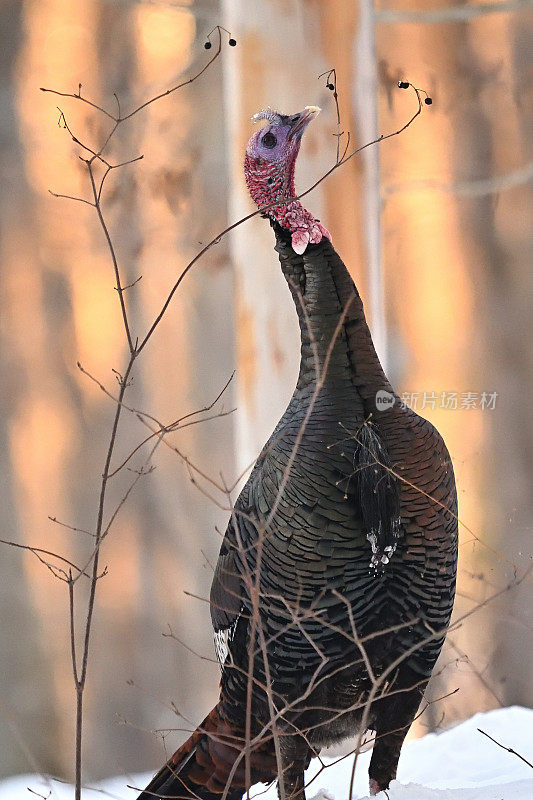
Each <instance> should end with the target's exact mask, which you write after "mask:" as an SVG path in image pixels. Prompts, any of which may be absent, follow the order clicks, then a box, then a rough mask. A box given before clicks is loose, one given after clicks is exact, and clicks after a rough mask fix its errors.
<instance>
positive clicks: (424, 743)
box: [0, 706, 533, 800]
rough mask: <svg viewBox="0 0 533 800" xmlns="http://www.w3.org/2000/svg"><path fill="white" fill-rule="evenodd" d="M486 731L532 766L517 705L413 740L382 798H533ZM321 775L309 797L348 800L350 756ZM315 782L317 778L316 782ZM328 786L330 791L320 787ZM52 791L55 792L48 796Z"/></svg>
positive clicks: (528, 777) (25, 783)
mask: <svg viewBox="0 0 533 800" xmlns="http://www.w3.org/2000/svg"><path fill="white" fill-rule="evenodd" d="M478 728H481V729H482V730H484V731H485V732H486V733H488V734H490V735H491V736H493V737H494V738H495V739H497V740H498V741H499V742H500V743H501V744H503V745H505V746H506V747H511V748H513V749H514V750H516V751H517V752H518V753H520V754H521V755H522V756H523V757H524V758H526V759H527V760H528V761H530V762H531V763H533V710H532V709H528V708H520V707H518V706H514V707H512V708H502V709H497V710H496V711H489V712H487V713H484V714H476V715H475V716H473V717H472V718H471V719H469V720H467V721H466V722H463V723H461V724H460V725H457V727H455V728H451V729H450V730H447V731H444V732H443V733H438V734H435V733H430V734H428V735H427V736H424V738H422V739H417V740H415V741H412V742H408V743H407V744H406V745H405V747H404V748H403V750H402V755H401V757H400V765H399V769H398V780H397V781H393V782H392V784H391V787H390V789H389V790H388V791H387V793H386V794H385V793H384V792H381V793H380V794H379V795H377V800H387V796H388V798H389V800H533V769H532V768H531V767H529V766H528V765H527V764H525V763H524V762H523V761H521V760H520V759H519V758H518V757H517V756H516V755H513V754H512V753H507V752H506V751H504V750H502V749H501V748H500V747H497V745H495V744H494V743H493V742H491V741H490V740H489V739H487V737H486V736H483V735H482V734H481V733H479V732H478V730H477V729H478ZM370 756H371V752H366V753H361V755H360V756H359V759H358V762H357V770H356V776H355V789H354V798H358V800H363V799H364V800H368V783H367V781H368V778H367V770H368V763H369V761H370ZM324 762H325V764H327V768H326V769H325V770H323V771H322V772H321V773H320V774H318V773H319V771H320V763H319V762H318V761H317V760H316V759H315V761H314V762H313V763H312V764H311V767H310V768H309V769H308V771H307V773H306V782H307V783H308V784H309V786H308V788H307V796H308V797H309V798H313V799H315V798H316V800H334V798H336V800H348V787H349V784H350V775H351V769H352V762H353V759H352V757H351V756H350V757H348V758H345V759H343V760H341V761H339V760H338V759H329V758H328V759H324ZM151 777H152V776H151V774H149V775H146V774H144V775H136V776H131V777H127V778H125V777H117V778H111V779H108V780H106V781H102V782H101V783H98V784H94V789H92V790H91V789H87V790H84V792H83V800H103V798H110V800H134V798H135V797H136V796H137V794H138V792H137V791H136V790H133V789H127V788H126V785H127V784H130V785H133V786H138V787H143V786H145V785H146V784H147V783H148V781H149V780H150V778H151ZM313 778H314V780H313ZM324 786H327V789H324V788H322V787H324ZM28 789H32V790H33V792H36V793H38V794H39V795H41V796H42V797H45V798H47V797H49V798H50V800H72V799H73V797H74V792H73V789H72V787H70V786H67V785H66V784H62V783H60V782H58V781H49V782H46V781H45V780H44V779H43V778H41V777H39V776H36V775H19V776H17V777H14V778H9V779H8V780H5V781H3V782H0V800H23V798H24V800H32V798H33V800H35V797H36V795H35V794H31V793H30V792H29V791H28ZM49 792H51V793H50V794H49ZM254 794H255V796H256V797H257V796H258V795H259V794H260V795H261V800H276V798H277V792H276V788H275V786H271V787H270V788H269V789H268V790H267V791H266V792H265V790H264V787H263V786H261V787H258V789H257V791H256V792H254Z"/></svg>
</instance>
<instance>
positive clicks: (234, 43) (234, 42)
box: [228, 39, 237, 47]
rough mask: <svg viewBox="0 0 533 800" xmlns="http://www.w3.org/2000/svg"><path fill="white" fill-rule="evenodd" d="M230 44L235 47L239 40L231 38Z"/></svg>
mask: <svg viewBox="0 0 533 800" xmlns="http://www.w3.org/2000/svg"><path fill="white" fill-rule="evenodd" d="M228 44H229V46H230V47H235V45H236V44H237V41H236V40H235V39H230V40H229V42H228Z"/></svg>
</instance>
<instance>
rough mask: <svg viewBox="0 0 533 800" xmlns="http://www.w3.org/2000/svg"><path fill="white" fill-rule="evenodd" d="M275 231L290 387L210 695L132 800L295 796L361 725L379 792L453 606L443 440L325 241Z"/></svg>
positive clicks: (240, 503) (234, 583)
mask: <svg viewBox="0 0 533 800" xmlns="http://www.w3.org/2000/svg"><path fill="white" fill-rule="evenodd" d="M272 225H273V227H274V232H275V236H276V249H277V251H278V254H279V258H280V263H281V267H282V270H283V273H284V275H285V277H286V279H287V282H288V284H289V288H290V290H291V292H292V294H293V298H294V301H295V306H296V309H297V312H298V316H299V320H300V328H301V338H302V351H301V364H300V372H299V377H298V382H297V386H296V389H295V391H294V394H293V396H292V399H291V401H290V403H289V406H288V408H287V410H286V412H285V414H284V415H283V417H282V419H281V420H280V422H279V423H278V425H277V427H276V429H275V431H274V433H273V434H272V436H271V438H270V439H269V441H268V442H267V444H266V445H265V447H264V448H263V451H262V453H261V455H260V457H259V458H258V460H257V463H256V464H255V467H254V469H253V471H252V474H251V476H250V478H249V480H248V482H247V483H246V485H245V487H244V489H243V491H242V492H241V494H240V496H239V498H238V500H237V502H236V504H235V508H234V513H233V514H232V517H231V520H230V523H229V525H228V529H227V531H226V534H225V537H224V541H223V543H222V547H221V551H220V556H219V560H218V564H217V567H216V570H215V575H214V579H213V585H212V590H211V616H212V622H213V626H214V629H215V631H216V632H218V635H219V636H222V635H224V636H225V639H226V642H225V645H226V647H227V655H226V658H225V662H224V664H223V669H222V679H221V693H220V701H219V703H218V705H217V706H216V708H215V709H214V710H213V711H212V712H211V714H210V715H209V716H208V717H207V718H206V720H205V721H204V723H203V725H202V726H200V728H199V730H198V731H197V732H196V733H195V734H194V735H193V737H191V739H190V740H189V741H188V742H186V743H185V745H183V747H182V748H180V750H178V751H177V753H176V754H175V755H174V756H173V758H172V759H171V760H170V761H169V762H168V764H167V765H166V767H164V768H163V770H161V771H160V773H158V776H156V778H155V779H154V781H153V782H152V784H151V785H150V787H148V789H147V790H146V791H147V792H148V790H150V792H149V793H147V794H146V795H144V794H143V795H141V797H143V798H144V797H146V798H148V797H153V796H156V797H159V796H165V794H166V795H167V796H173V797H175V796H178V797H187V798H190V797H193V796H196V797H200V798H207V799H208V800H212V798H214V797H221V796H222V795H223V794H224V792H226V794H227V796H229V797H230V798H231V799H232V800H236V799H237V798H240V796H241V795H242V793H243V791H244V790H245V789H246V788H247V787H248V786H249V785H250V784H251V783H254V782H256V781H259V780H262V781H269V780H273V779H274V778H276V777H277V778H278V779H279V782H280V784H281V785H282V788H281V789H280V791H281V793H282V794H283V795H284V796H285V797H291V798H294V797H303V793H304V785H303V772H304V769H305V768H306V766H307V765H308V763H309V761H310V759H311V757H312V756H313V755H314V754H316V753H318V752H319V751H320V748H321V747H322V746H324V745H328V744H331V743H334V742H339V741H341V740H342V739H345V738H346V737H348V736H354V735H355V734H357V732H358V730H359V729H360V728H361V726H362V727H364V728H365V729H372V730H374V731H375V732H376V741H375V746H374V751H373V755H372V760H371V765H370V770H369V774H370V780H371V788H372V790H373V791H378V790H380V789H382V788H386V787H387V786H388V785H389V782H390V780H391V779H392V778H394V777H395V774H396V766H397V762H398V758H399V753H400V749H401V745H402V742H403V739H404V737H405V734H406V732H407V730H408V728H409V726H410V724H411V722H412V720H413V717H414V715H415V714H416V711H417V708H418V706H419V703H420V699H421V695H422V692H423V689H424V687H425V685H426V683H427V680H428V679H429V676H430V675H431V671H432V669H433V666H434V664H435V661H436V659H437V657H438V655H439V652H440V649H441V647H442V643H443V640H444V636H445V631H446V628H447V626H448V624H449V619H450V615H451V611H452V605H453V597H454V590H455V574H456V558H457V516H456V515H457V503H456V493H455V483H454V476H453V469H452V466H451V463H450V458H449V455H448V452H447V450H446V447H445V445H444V443H443V440H442V438H441V437H440V435H439V433H438V432H437V431H436V430H435V428H434V427H433V426H432V425H431V424H430V423H429V422H427V421H426V420H424V419H422V418H421V417H419V416H418V415H417V414H415V413H414V412H413V411H412V410H410V409H409V408H406V407H405V406H402V404H401V403H400V401H399V398H398V396H397V395H396V394H395V392H394V390H393V389H392V387H391V385H390V383H389V381H388V379H387V378H386V376H385V374H384V372H383V370H382V368H381V365H380V363H379V360H378V358H377V355H376V353H375V350H374V347H373V344H372V340H371V337H370V333H369V330H368V326H367V324H366V321H365V317H364V312H363V306H362V303H361V300H360V298H359V295H358V293H357V290H356V288H355V286H354V284H353V282H352V280H351V278H350V276H349V274H348V272H347V270H346V268H345V266H344V264H343V263H342V261H341V259H340V257H339V256H338V255H337V253H336V252H335V250H334V248H333V246H332V245H331V243H330V242H329V241H328V240H327V239H326V238H323V239H322V241H321V242H320V243H319V244H314V245H313V244H311V245H309V246H308V247H307V249H306V251H305V253H304V254H302V255H298V254H296V253H295V252H294V250H293V249H292V248H291V246H290V238H289V237H288V236H287V233H286V232H285V231H284V229H283V228H281V227H280V226H279V225H278V224H277V223H276V222H273V223H272ZM377 394H378V396H379V395H381V396H385V397H386V398H388V400H389V402H388V404H386V405H385V407H382V406H379V404H378V407H377V406H376V395H377ZM273 720H274V722H273ZM273 731H275V735H274V733H273ZM194 737H196V739H195V738H194ZM165 770H166V771H165Z"/></svg>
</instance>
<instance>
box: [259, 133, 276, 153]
mask: <svg viewBox="0 0 533 800" xmlns="http://www.w3.org/2000/svg"><path fill="white" fill-rule="evenodd" d="M261 143H262V145H263V147H267V148H268V149H269V150H272V148H273V147H275V146H276V145H277V143H278V140H277V139H276V137H275V136H274V134H273V133H270V131H269V132H268V133H265V135H264V136H263V139H262V142H261Z"/></svg>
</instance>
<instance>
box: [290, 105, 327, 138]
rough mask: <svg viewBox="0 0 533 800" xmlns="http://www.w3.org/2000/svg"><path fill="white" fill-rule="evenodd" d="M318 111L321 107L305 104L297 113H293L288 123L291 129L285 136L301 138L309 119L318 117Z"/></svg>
mask: <svg viewBox="0 0 533 800" xmlns="http://www.w3.org/2000/svg"><path fill="white" fill-rule="evenodd" d="M320 111H321V109H320V108H319V107H318V106H306V107H305V108H304V110H303V111H300V113H299V114H294V116H292V117H290V119H289V125H290V126H291V129H290V131H289V135H288V137H287V138H289V139H293V138H297V139H301V138H302V135H303V133H304V131H305V129H306V128H307V126H308V125H309V123H310V122H311V120H313V119H314V118H315V117H318V115H319V114H320Z"/></svg>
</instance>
